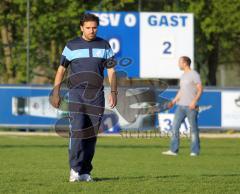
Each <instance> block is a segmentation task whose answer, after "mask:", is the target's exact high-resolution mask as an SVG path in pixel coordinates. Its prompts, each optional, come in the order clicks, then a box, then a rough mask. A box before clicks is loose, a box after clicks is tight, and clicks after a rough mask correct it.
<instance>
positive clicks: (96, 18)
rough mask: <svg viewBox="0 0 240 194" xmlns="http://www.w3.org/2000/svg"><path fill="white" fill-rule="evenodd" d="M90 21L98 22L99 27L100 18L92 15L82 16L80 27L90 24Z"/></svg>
mask: <svg viewBox="0 0 240 194" xmlns="http://www.w3.org/2000/svg"><path fill="white" fill-rule="evenodd" d="M89 21H93V22H96V23H97V25H99V18H98V17H97V16H96V15H94V14H91V13H86V14H83V15H81V17H80V26H83V24H84V22H89Z"/></svg>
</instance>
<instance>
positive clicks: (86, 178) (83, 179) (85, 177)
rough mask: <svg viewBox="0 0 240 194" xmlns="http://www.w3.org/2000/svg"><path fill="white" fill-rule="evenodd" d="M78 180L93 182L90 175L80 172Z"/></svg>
mask: <svg viewBox="0 0 240 194" xmlns="http://www.w3.org/2000/svg"><path fill="white" fill-rule="evenodd" d="M79 180H80V181H86V182H93V179H92V177H91V176H90V175H89V174H81V175H80V177H79Z"/></svg>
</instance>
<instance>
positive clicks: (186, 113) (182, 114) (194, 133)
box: [170, 106, 200, 154]
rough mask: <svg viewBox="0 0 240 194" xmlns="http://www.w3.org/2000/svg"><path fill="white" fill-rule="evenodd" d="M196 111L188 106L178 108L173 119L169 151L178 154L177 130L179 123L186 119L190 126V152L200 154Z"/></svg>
mask: <svg viewBox="0 0 240 194" xmlns="http://www.w3.org/2000/svg"><path fill="white" fill-rule="evenodd" d="M197 116H198V110H191V109H189V107H188V106H178V107H177V109H176V112H175V115H174V119H173V128H172V133H173V134H172V139H171V147H170V149H171V151H172V152H175V153H178V151H179V141H180V140H179V128H180V126H181V123H182V122H183V121H184V119H185V118H186V117H187V119H188V121H189V124H190V131H191V152H192V153H196V154H199V152H200V139H199V129H198V123H197Z"/></svg>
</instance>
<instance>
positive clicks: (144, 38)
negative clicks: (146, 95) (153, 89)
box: [91, 12, 194, 79]
mask: <svg viewBox="0 0 240 194" xmlns="http://www.w3.org/2000/svg"><path fill="white" fill-rule="evenodd" d="M91 13H94V14H95V15H97V16H98V17H99V18H100V26H99V29H98V36H100V37H102V38H104V39H106V40H108V41H109V43H110V45H111V47H112V49H113V52H114V53H115V56H116V58H117V61H118V62H119V63H118V66H117V69H121V70H123V71H125V72H126V73H127V76H128V77H135V78H165V79H169V78H179V76H180V74H181V72H180V70H179V68H178V65H177V64H178V58H179V57H180V56H183V55H186V56H189V57H190V58H191V59H192V61H194V58H193V57H194V41H193V14H191V13H159V12H91Z"/></svg>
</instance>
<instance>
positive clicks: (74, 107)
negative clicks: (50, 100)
mask: <svg viewBox="0 0 240 194" xmlns="http://www.w3.org/2000/svg"><path fill="white" fill-rule="evenodd" d="M91 92H92V93H95V94H96V93H97V95H96V97H95V98H92V99H90V97H89V96H88V97H84V90H83V89H74V90H71V91H70V92H69V101H70V102H69V112H70V113H69V115H70V141H69V164H70V168H72V169H74V170H75V171H76V172H79V174H90V172H91V170H92V168H93V167H92V159H93V156H94V152H95V146H96V141H97V133H98V129H99V126H100V123H101V119H102V115H103V111H104V101H105V100H104V92H103V91H100V92H96V91H95V92H94V91H91ZM94 96H95V95H94Z"/></svg>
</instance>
